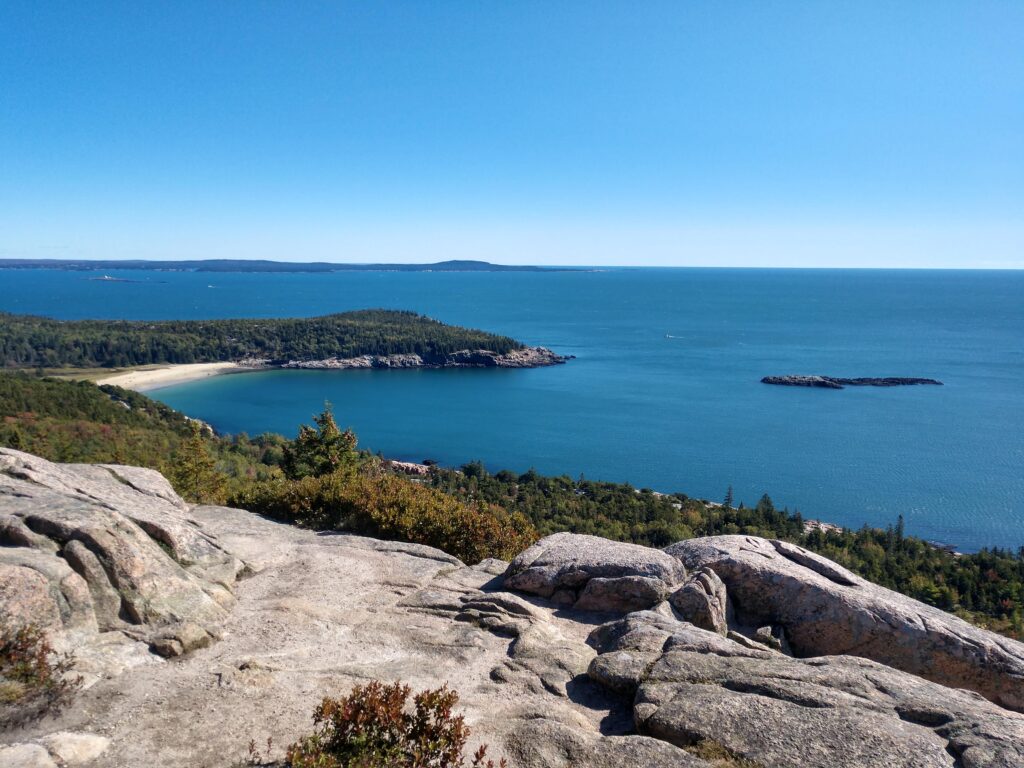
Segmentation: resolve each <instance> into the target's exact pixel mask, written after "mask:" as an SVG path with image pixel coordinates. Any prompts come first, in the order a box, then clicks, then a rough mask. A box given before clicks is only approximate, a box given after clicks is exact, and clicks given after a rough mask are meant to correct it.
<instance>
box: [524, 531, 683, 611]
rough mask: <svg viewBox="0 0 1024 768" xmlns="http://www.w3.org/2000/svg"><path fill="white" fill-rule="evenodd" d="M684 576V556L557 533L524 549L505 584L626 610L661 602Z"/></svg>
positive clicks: (563, 600) (567, 601)
mask: <svg viewBox="0 0 1024 768" xmlns="http://www.w3.org/2000/svg"><path fill="white" fill-rule="evenodd" d="M685 578H686V570H685V569H684V568H683V566H682V565H681V564H680V563H679V561H678V560H676V559H675V558H673V557H671V556H669V555H667V554H665V553H664V552H660V551H658V550H656V549H650V548H649V547H642V546H639V545H637V544H626V543H622V542H615V541H609V540H608V539H602V538H598V537H597V536H585V535H582V534H574V533H556V534H554V535H552V536H548V537H546V538H543V539H541V540H540V541H538V542H537V543H536V544H534V545H533V546H531V547H529V548H528V549H526V550H525V551H523V552H522V553H520V554H519V556H518V557H516V558H515V559H514V560H513V561H512V563H511V564H510V565H509V567H508V570H507V571H506V572H505V578H504V585H505V587H506V588H507V589H515V590H519V591H521V592H530V593H532V594H535V595H540V596H541V597H545V598H549V599H551V600H552V601H553V602H554V603H556V604H558V605H563V606H572V607H574V608H576V609H577V610H590V611H616V612H620V613H621V612H626V611H635V610H642V609H644V608H649V607H651V606H653V605H657V604H658V603H660V602H662V601H663V600H664V599H665V598H666V597H667V596H668V594H669V592H670V590H671V588H672V587H674V586H676V585H677V584H679V583H680V582H682V581H683V580H684V579H685Z"/></svg>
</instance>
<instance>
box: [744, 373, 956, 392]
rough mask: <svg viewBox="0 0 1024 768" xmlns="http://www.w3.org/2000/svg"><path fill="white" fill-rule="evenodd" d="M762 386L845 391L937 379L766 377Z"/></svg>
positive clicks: (936, 382)
mask: <svg viewBox="0 0 1024 768" xmlns="http://www.w3.org/2000/svg"><path fill="white" fill-rule="evenodd" d="M761 383H762V384H776V385H778V386H782V387H818V388H820V389H844V388H845V387H907V386H914V385H917V384H936V385H938V386H942V382H941V381H937V380H936V379H919V378H903V377H899V376H883V377H881V378H870V377H865V378H856V379H844V378H839V377H835V376H765V377H764V378H763V379H761Z"/></svg>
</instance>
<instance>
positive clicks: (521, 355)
mask: <svg viewBox="0 0 1024 768" xmlns="http://www.w3.org/2000/svg"><path fill="white" fill-rule="evenodd" d="M571 359H572V356H563V355H559V354H556V353H555V352H552V351H551V350H550V349H547V348H545V347H523V348H522V349H513V350H511V351H509V352H505V353H498V352H492V351H491V350H488V349H462V350H459V351H457V352H451V353H449V354H446V355H418V354H395V355H360V356H358V357H330V358H327V359H325V360H289V361H287V362H282V363H280V364H279V365H278V367H280V368H303V369H314V370H346V369H367V368H399V369H400V368H540V367H544V366H549V365H560V364H562V363H564V362H566V361H567V360H571ZM257 363H258V366H257ZM243 364H245V365H248V366H250V367H266V366H267V365H268V364H272V363H271V362H270V361H266V360H258V361H255V360H247V361H244V363H243Z"/></svg>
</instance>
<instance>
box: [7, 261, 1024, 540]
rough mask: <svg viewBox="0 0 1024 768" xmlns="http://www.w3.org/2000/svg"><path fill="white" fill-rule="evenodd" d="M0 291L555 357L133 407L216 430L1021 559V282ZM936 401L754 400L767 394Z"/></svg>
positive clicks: (113, 314)
mask: <svg viewBox="0 0 1024 768" xmlns="http://www.w3.org/2000/svg"><path fill="white" fill-rule="evenodd" d="M112 274H115V276H117V277H122V278H125V279H128V280H132V281H135V282H98V281H94V280H89V279H87V278H89V277H95V275H91V274H88V273H78V272H59V271H44V270H26V271H7V270H5V271H0V309H2V310H5V311H11V312H27V313H39V314H47V315H51V316H54V317H60V318H84V317H102V318H144V319H159V318H174V317H186V318H204V317H244V316H248V317H275V316H301V315H316V314H323V313H328V312H338V311H343V310H348V309H357V308H366V307H388V308H400V309H411V310H416V311H419V312H423V313H425V314H428V315H430V316H432V317H435V318H438V319H440V320H443V321H445V322H449V323H457V324H462V325H468V326H472V327H478V328H483V329H486V330H489V331H495V332H499V333H504V334H508V335H510V336H513V337H516V338H518V339H520V340H522V341H525V342H527V343H529V344H541V345H544V346H548V347H551V348H552V349H554V350H556V351H558V352H560V353H563V354H572V355H576V357H577V359H575V360H573V361H571V362H569V363H568V364H566V365H564V366H557V367H553V368H545V369H534V370H523V371H517V370H507V371H506V370H441V371H271V372H262V373H250V374H244V375H236V376H223V377H218V378H214V379H208V380H204V381H199V382H193V383H188V384H183V385H178V386H174V387H168V388H165V389H161V390H156V391H154V392H152V393H150V394H151V395H153V396H155V397H157V398H158V399H161V400H163V401H164V402H166V403H168V404H170V405H171V406H173V407H175V408H179V409H181V410H182V411H184V412H186V413H188V414H191V415H194V416H197V417H199V418H202V419H205V420H207V421H209V422H210V423H212V424H213V425H214V426H216V427H217V428H218V429H220V430H224V431H228V432H237V431H243V430H244V431H247V432H249V433H258V432H261V431H265V430H271V431H277V432H283V433H285V434H289V435H291V434H294V432H295V430H296V427H297V425H298V424H299V423H300V422H302V421H306V422H308V421H309V420H310V419H311V417H312V415H313V414H314V413H316V412H318V411H319V410H320V409H321V408H322V406H323V403H324V401H330V402H331V403H332V404H333V405H334V408H335V411H336V413H337V415H338V419H339V421H340V422H341V423H343V424H345V425H348V426H351V427H352V428H353V429H355V430H356V432H357V433H358V435H359V438H360V443H361V445H363V446H365V447H369V448H371V449H373V450H375V451H376V450H380V451H382V452H383V453H384V454H385V455H387V456H390V457H394V458H402V459H410V460H421V459H424V458H432V459H435V460H437V461H439V462H441V463H443V464H450V465H457V464H460V463H463V462H466V461H469V460H472V459H481V460H483V461H484V463H485V464H486V465H488V466H489V467H490V468H492V469H494V470H497V469H501V468H509V469H512V470H515V471H523V470H526V469H527V468H529V467H535V468H536V469H537V470H538V471H541V472H544V473H555V474H563V473H564V474H568V475H572V476H577V475H580V474H585V475H586V476H587V477H592V478H601V479H606V480H615V481H628V482H631V483H633V484H634V485H636V486H638V487H650V488H654V489H657V490H663V491H676V490H678V491H683V492H685V493H688V494H690V495H692V496H698V497H702V498H710V499H713V500H720V499H721V498H722V497H723V496H724V495H725V491H726V488H727V487H728V486H729V485H732V486H733V488H734V494H735V498H736V499H737V500H743V501H745V502H746V503H747V504H753V503H755V502H756V501H757V499H758V498H759V497H760V495H761V494H762V493H765V492H767V493H769V494H770V495H771V496H772V498H773V499H774V500H775V502H776V504H777V505H779V506H788V507H789V508H790V509H791V510H792V509H799V510H800V511H801V512H802V513H803V514H804V515H805V516H807V517H814V518H818V519H823V520H829V521H834V522H837V523H840V524H844V525H848V526H852V527H858V526H860V525H862V524H865V523H867V524H869V525H875V526H885V525H887V524H889V523H892V522H894V521H895V520H896V517H897V515H900V514H902V515H903V516H904V518H905V519H906V526H907V530H908V531H909V532H911V533H914V534H916V535H919V536H923V537H925V538H928V539H932V540H936V541H941V542H945V543H949V544H952V545H954V546H956V547H959V548H961V549H964V550H972V549H976V548H979V547H982V546H991V545H997V546H1004V547H1017V546H1021V545H1024V272H981V271H979V272H973V271H956V272H941V271H934V272H931V271H885V270H862V271H858V270H718V269H626V270H610V271H595V272H562V273H509V274H500V273H482V274H472V273H409V274H403V273H385V272H372V273H341V274H334V275H309V274H273V275H267V274H262V275H255V274H200V273H190V272H177V273H175V272H167V273H155V272H128V271H125V272H118V273H112ZM785 373H801V374H812V373H820V374H827V375H836V376H886V375H888V376H923V377H931V378H936V379H939V380H941V381H943V382H945V386H942V387H929V386H922V387H901V388H891V389H881V388H848V389H845V390H843V391H830V390H813V389H797V388H787V387H772V386H767V385H763V384H761V383H760V382H759V379H760V378H761V377H762V376H764V375H766V374H785Z"/></svg>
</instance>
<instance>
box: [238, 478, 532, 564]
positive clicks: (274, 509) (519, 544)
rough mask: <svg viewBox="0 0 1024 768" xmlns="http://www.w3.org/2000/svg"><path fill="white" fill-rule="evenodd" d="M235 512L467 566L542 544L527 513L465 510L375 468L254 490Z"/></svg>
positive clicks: (281, 482) (486, 507) (476, 506)
mask: <svg viewBox="0 0 1024 768" xmlns="http://www.w3.org/2000/svg"><path fill="white" fill-rule="evenodd" d="M229 503H230V504H231V505H232V506H239V507H242V508H243V509H248V510H250V511H252V512H258V513H260V514H264V515H267V516H268V517H273V518H275V519H277V520H283V521H285V522H289V523H295V524H298V525H302V526H306V527H309V528H314V529H317V530H331V529H343V530H348V531H352V532H355V533H362V534H365V535H368V536H375V537H378V538H382V539H393V540H397V541H407V542H411V543H413V544H426V545H427V546H431V547H436V548H437V549H441V550H443V551H445V552H447V553H449V554H451V555H454V556H455V557H457V558H459V559H460V560H462V561H464V562H467V563H477V562H480V561H481V560H483V559H485V558H488V557H497V558H501V559H503V560H508V559H511V558H512V557H514V556H515V555H517V554H518V553H519V552H521V551H522V550H523V549H525V548H526V547H528V546H529V545H530V544H531V543H533V541H535V540H536V538H537V533H536V531H535V530H534V528H533V526H532V525H531V524H530V522H529V521H528V520H527V519H526V518H525V517H524V516H523V515H521V514H518V513H515V512H507V511H505V510H503V509H501V508H500V507H498V506H495V505H491V504H477V503H472V504H466V503H463V502H461V501H459V500H458V499H455V498H453V497H451V496H449V495H447V494H444V493H441V492H440V491H437V490H435V489H433V488H426V487H424V486H421V485H418V484H417V483H414V482H412V481H410V480H407V479H405V478H403V477H398V476H396V475H391V474H386V473H383V472H381V471H379V470H377V469H375V468H373V467H370V468H368V469H366V470H365V471H364V472H361V473H359V472H355V471H352V470H342V471H339V472H335V473H333V474H330V475H325V476H323V477H304V478H302V479H301V480H284V479H278V480H271V481H268V482H262V483H254V484H252V485H251V486H250V487H249V488H247V489H246V490H244V491H243V492H241V493H239V494H237V495H236V496H235V497H233V498H232V499H230V501H229Z"/></svg>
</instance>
